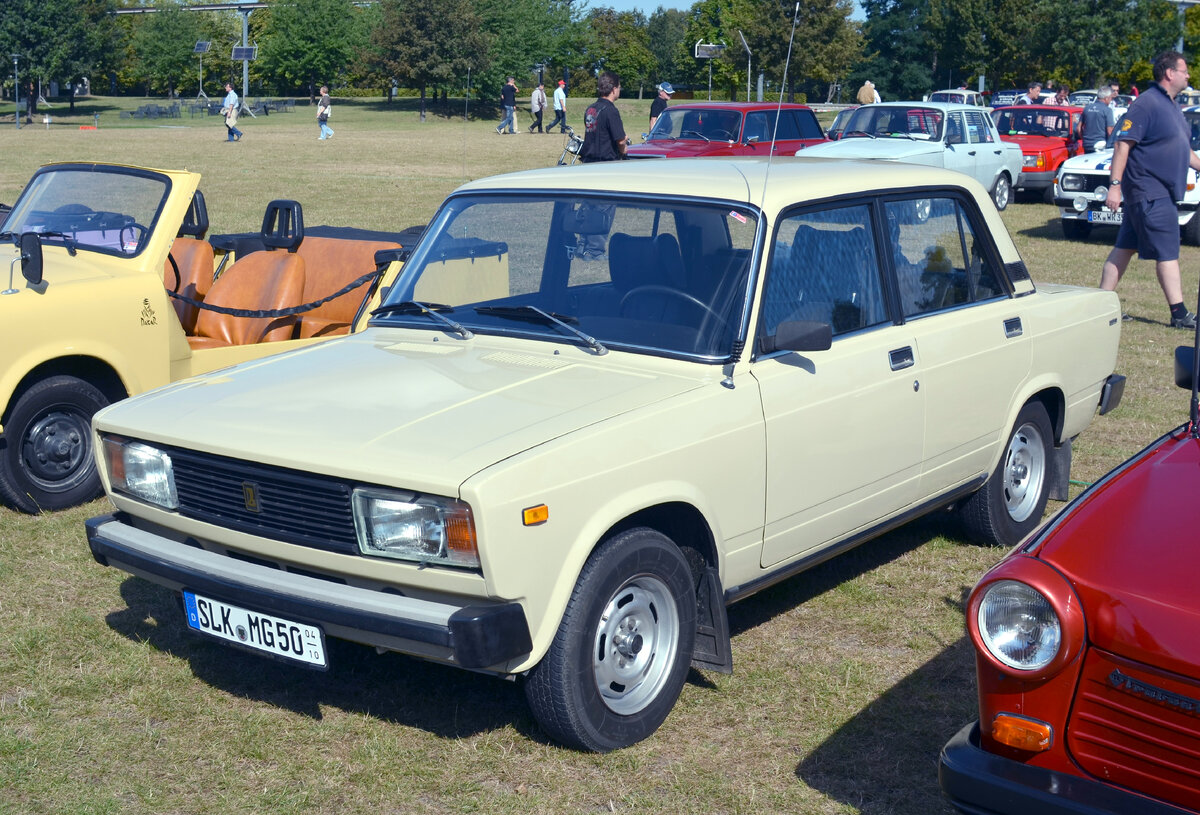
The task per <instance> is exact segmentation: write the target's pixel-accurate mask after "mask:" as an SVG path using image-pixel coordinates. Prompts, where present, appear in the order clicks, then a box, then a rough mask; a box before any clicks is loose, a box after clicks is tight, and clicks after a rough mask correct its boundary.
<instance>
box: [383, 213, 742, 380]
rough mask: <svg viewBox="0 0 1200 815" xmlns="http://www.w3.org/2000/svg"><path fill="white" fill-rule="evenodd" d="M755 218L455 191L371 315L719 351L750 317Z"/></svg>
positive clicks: (451, 327)
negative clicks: (461, 193) (456, 192)
mask: <svg viewBox="0 0 1200 815" xmlns="http://www.w3.org/2000/svg"><path fill="white" fill-rule="evenodd" d="M758 231H759V230H758V217H757V214H756V213H755V212H754V211H753V210H750V209H748V208H746V207H745V205H732V206H731V205H730V204H728V203H724V204H722V203H696V202H694V201H672V200H670V199H666V200H664V199H663V198H661V197H660V198H655V199H654V200H647V199H642V198H634V197H629V198H600V197H585V196H581V195H579V194H570V193H546V194H544V195H536V196H535V195H530V196H516V195H500V194H492V195H463V196H455V197H451V198H450V199H448V200H447V202H446V203H445V204H444V205H443V208H442V210H441V211H440V212H439V213H438V215H437V217H436V218H435V219H434V223H433V224H432V225H431V226H430V227H429V231H428V232H427V233H426V235H425V237H424V238H423V239H422V240H421V243H420V244H419V245H418V246H417V248H416V250H415V252H414V254H413V257H412V258H411V259H410V260H409V261H408V263H407V264H406V265H405V267H404V272H403V273H402V275H401V277H400V279H399V280H398V281H397V283H396V285H394V286H393V287H392V289H391V291H390V293H389V294H388V297H387V299H386V301H385V302H384V303H383V305H382V306H381V307H380V308H379V309H377V310H376V311H375V319H374V320H373V321H372V322H373V324H375V325H379V324H388V325H397V324H402V325H404V326H405V327H413V328H422V329H428V330H432V331H441V332H447V333H450V334H452V335H455V336H457V337H459V338H460V339H462V340H464V341H466V340H469V339H470V337H471V336H473V335H474V334H476V333H479V334H519V335H522V336H527V337H535V338H537V339H543V340H553V341H555V342H563V341H566V342H574V343H578V344H580V345H586V346H588V347H590V348H592V349H593V350H594V351H596V352H597V353H604V352H605V351H607V350H609V349H616V348H619V349H622V350H629V351H635V352H641V353H651V354H657V355H665V356H688V357H700V358H704V359H705V360H709V361H719V360H723V359H726V358H728V357H730V356H731V355H732V354H733V352H734V351H733V349H734V341H735V339H736V338H737V337H738V336H740V334H741V331H742V326H743V324H744V323H745V320H746V317H747V311H748V297H749V295H748V284H749V279H750V270H751V268H752V267H753V258H754V256H755V247H756V246H757V240H758Z"/></svg>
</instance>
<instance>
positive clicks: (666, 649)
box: [592, 575, 679, 716]
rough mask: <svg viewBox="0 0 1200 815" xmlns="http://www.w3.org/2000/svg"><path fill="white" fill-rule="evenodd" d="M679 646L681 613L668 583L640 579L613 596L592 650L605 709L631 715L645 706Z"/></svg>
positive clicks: (666, 677)
mask: <svg viewBox="0 0 1200 815" xmlns="http://www.w3.org/2000/svg"><path fill="white" fill-rule="evenodd" d="M678 648H679V609H678V608H677V607H676V604H675V596H674V595H673V594H672V592H671V590H670V588H668V587H667V584H666V583H664V582H663V581H661V580H659V579H658V578H657V577H654V576H652V575H638V576H637V577H633V578H630V579H629V580H627V581H625V583H624V584H622V586H621V588H619V589H618V590H617V591H615V592H613V595H612V597H610V598H609V600H608V603H607V604H605V606H604V611H603V612H602V613H601V615H600V620H599V621H598V622H597V625H596V635H595V639H594V642H593V648H592V673H593V677H594V679H595V682H596V690H597V691H598V692H599V694H600V698H601V699H602V700H603V701H604V704H605V705H606V706H607V707H608V709H609V710H611V711H613V712H614V713H617V714H620V715H622V716H630V715H633V714H634V713H637V712H639V711H641V710H643V709H644V708H646V707H647V706H648V705H649V704H650V703H651V702H653V701H654V700H655V699H656V698H657V697H658V695H659V693H660V692H661V691H662V689H663V687H664V686H665V685H666V683H667V681H668V680H669V678H670V674H671V666H672V665H674V663H675V655H676V651H677V649H678Z"/></svg>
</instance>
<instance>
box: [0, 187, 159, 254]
mask: <svg viewBox="0 0 1200 815" xmlns="http://www.w3.org/2000/svg"><path fill="white" fill-rule="evenodd" d="M170 187H171V183H170V181H169V180H168V179H167V178H166V177H165V176H161V175H158V174H155V173H148V172H141V171H134V170H129V169H126V168H108V167H104V168H101V167H92V166H86V167H55V168H51V169H48V170H42V171H40V172H38V173H37V174H36V175H34V177H33V179H32V180H31V181H30V182H29V185H28V186H27V187H26V188H25V191H24V192H23V193H22V194H21V197H20V198H19V199H18V200H17V203H16V205H14V206H13V210H12V213H10V215H9V217H8V219H7V220H6V221H5V222H4V230H5V231H6V232H9V233H12V234H14V235H19V234H21V233H23V232H37V233H40V234H41V235H43V242H47V243H53V242H55V241H62V242H63V243H67V244H68V245H70V246H72V247H73V248H75V249H86V250H91V251H96V252H103V253H105V254H112V255H121V256H126V257H129V256H133V255H136V254H138V253H139V252H141V251H142V249H143V248H144V247H145V245H146V242H147V241H148V240H149V239H150V230H151V228H152V227H153V225H154V222H155V221H156V220H157V218H158V213H159V211H160V210H161V209H162V206H163V204H164V203H165V202H166V200H167V193H168V192H169V191H170Z"/></svg>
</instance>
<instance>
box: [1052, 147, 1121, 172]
mask: <svg viewBox="0 0 1200 815" xmlns="http://www.w3.org/2000/svg"><path fill="white" fill-rule="evenodd" d="M1110 164H1112V150H1101V151H1100V152H1098V153H1084V154H1083V155H1082V156H1074V157H1072V158H1069V159H1067V160H1066V161H1064V162H1063V163H1062V167H1061V170H1062V172H1064V173H1107V172H1108V166H1109V165H1110Z"/></svg>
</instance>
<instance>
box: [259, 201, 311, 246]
mask: <svg viewBox="0 0 1200 815" xmlns="http://www.w3.org/2000/svg"><path fill="white" fill-rule="evenodd" d="M303 240H304V211H303V210H302V209H301V208H300V202H299V201H289V200H287V199H285V198H281V199H277V200H275V201H272V202H271V203H269V204H267V211H266V214H264V215H263V222H262V242H263V244H264V245H266V246H267V248H269V249H286V250H288V251H289V252H295V251H296V250H297V249H298V248H300V243H301V241H303Z"/></svg>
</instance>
